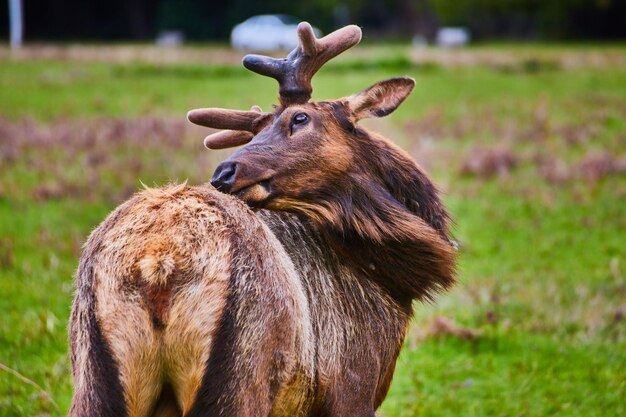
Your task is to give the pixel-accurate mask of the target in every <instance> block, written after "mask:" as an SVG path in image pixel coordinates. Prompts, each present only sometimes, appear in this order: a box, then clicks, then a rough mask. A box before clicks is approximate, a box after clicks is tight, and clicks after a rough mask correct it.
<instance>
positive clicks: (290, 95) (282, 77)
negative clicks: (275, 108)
mask: <svg viewBox="0 0 626 417" xmlns="http://www.w3.org/2000/svg"><path fill="white" fill-rule="evenodd" d="M298 37H299V39H300V45H299V46H298V47H297V48H296V49H294V50H293V51H292V52H291V53H290V54H289V55H288V56H287V58H283V59H276V58H270V57H267V56H261V55H246V56H245V57H244V58H243V65H244V67H246V68H248V69H249V70H251V71H254V72H256V73H258V74H261V75H265V76H267V77H272V78H275V79H276V80H277V81H278V84H279V85H280V89H279V94H280V103H281V104H282V105H283V106H284V107H286V106H289V105H291V104H303V103H306V102H307V101H309V99H310V98H311V93H312V92H313V87H312V86H311V78H312V77H313V75H314V74H315V73H316V72H317V71H318V70H319V69H320V68H321V66H322V65H324V64H325V63H326V62H328V60H330V59H332V58H334V57H336V56H337V55H339V54H340V53H342V52H343V51H345V50H346V49H348V48H351V47H352V46H354V45H356V44H357V43H359V42H360V40H361V29H360V28H359V27H358V26H355V25H350V26H346V27H343V28H341V29H338V30H336V31H334V32H333V33H331V34H329V35H327V36H324V37H323V38H321V39H317V38H316V37H315V34H314V33H313V28H312V27H311V25H310V24H308V23H307V22H302V23H300V24H299V25H298Z"/></svg>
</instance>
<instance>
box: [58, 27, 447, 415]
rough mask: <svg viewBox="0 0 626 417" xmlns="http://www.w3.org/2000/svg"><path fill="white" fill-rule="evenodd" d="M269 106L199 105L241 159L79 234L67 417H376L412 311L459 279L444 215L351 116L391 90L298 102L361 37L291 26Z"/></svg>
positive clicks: (271, 63)
mask: <svg viewBox="0 0 626 417" xmlns="http://www.w3.org/2000/svg"><path fill="white" fill-rule="evenodd" d="M298 35H299V38H300V46H298V47H297V48H296V49H295V50H294V51H293V52H291V53H290V54H289V56H288V57H287V58H286V59H273V58H268V57H262V56H256V55H248V56H246V57H245V58H244V66H246V67H247V68H248V69H251V70H252V71H255V72H257V73H260V74H262V75H266V76H271V77H273V78H276V79H277V80H278V82H279V86H280V88H279V100H280V105H278V106H277V107H276V108H275V110H274V111H273V112H262V111H261V110H260V109H259V108H256V107H254V108H253V109H252V110H250V111H237V110H227V109H218V108H210V109H197V110H193V111H191V112H190V113H189V114H188V118H189V120H190V121H191V122H193V123H197V124H200V125H203V126H207V127H212V128H217V129H225V130H223V131H219V132H218V133H214V134H212V135H210V136H208V137H207V138H206V139H205V145H206V146H207V147H208V148H213V149H214V148H228V147H233V146H239V145H246V146H244V147H241V148H239V149H238V150H237V151H236V152H235V153H234V154H232V156H230V157H229V158H228V159H226V160H225V161H224V162H222V163H221V164H219V165H218V167H217V168H216V170H215V173H214V175H213V178H212V180H211V185H209V184H206V185H200V186H187V185H186V184H178V185H169V186H165V187H162V188H154V189H146V190H144V191H141V192H139V193H137V194H136V195H135V196H133V197H132V198H131V199H130V200H128V201H126V202H125V203H123V204H122V205H120V206H119V207H118V208H117V209H116V210H114V211H113V212H112V213H111V214H110V215H109V216H108V217H107V218H106V220H104V222H103V223H102V224H101V225H100V226H99V227H98V228H96V229H95V230H94V231H93V233H92V234H91V236H90V237H89V239H88V241H87V243H86V245H85V247H84V250H83V254H82V256H81V260H80V264H79V268H78V271H77V274H76V294H75V298H74V303H73V307H72V314H71V319H70V326H69V332H70V345H71V362H72V373H73V378H74V385H75V389H74V397H73V400H72V405H71V409H70V415H71V416H93V417H99V416H128V417H144V416H185V417H195V416H243V417H248V416H272V417H286V416H317V417H322V416H328V417H352V416H354V417H357V416H358V417H372V416H374V413H375V410H376V409H377V408H378V407H379V406H380V404H381V403H382V401H383V399H384V398H385V396H386V394H387V390H388V388H389V386H390V383H391V379H392V376H393V372H394V367H395V362H396V359H397V356H398V354H399V352H400V348H401V346H402V343H403V339H404V337H405V334H406V331H407V326H408V323H409V320H410V318H411V315H412V302H413V301H414V300H420V301H427V300H431V299H432V298H433V297H434V296H435V294H437V293H438V292H440V291H442V290H445V289H447V288H449V287H450V286H451V285H453V283H454V280H455V278H454V268H455V266H454V265H455V250H454V247H453V244H452V243H451V242H452V241H451V240H450V239H449V231H448V223H449V217H448V214H447V213H446V210H445V208H444V206H443V205H442V203H441V200H440V198H439V196H438V193H437V190H436V188H435V186H434V185H433V183H432V182H431V180H430V179H429V178H428V177H427V176H426V174H425V173H424V172H423V171H422V170H421V169H420V168H419V167H418V165H417V164H416V163H415V162H414V161H413V160H412V159H411V158H410V156H409V155H408V154H407V153H405V152H404V151H403V150H401V149H400V148H399V147H397V146H396V145H394V144H393V143H391V142H390V141H388V140H387V139H385V138H383V137H381V136H379V135H377V134H374V133H369V132H367V131H366V130H364V129H363V128H361V127H359V126H358V124H357V122H358V121H359V120H360V119H363V118H367V117H382V116H386V115H387V114H389V113H391V112H393V111H394V110H395V109H396V108H397V107H398V106H399V105H400V103H401V102H402V101H403V100H404V99H405V98H406V97H407V96H408V94H409V93H410V92H411V90H412V89H413V86H414V81H413V80H412V79H410V78H393V79H389V80H385V81H382V82H379V83H378V84H375V85H374V86H372V87H370V88H368V89H366V90H364V91H362V92H360V93H357V94H354V95H352V96H349V97H346V98H342V99H339V100H335V101H320V102H310V101H309V100H310V97H311V92H312V87H311V78H312V76H313V74H314V73H315V72H316V71H317V70H318V69H319V68H320V67H321V66H322V65H323V64H324V63H325V62H326V61H328V60H329V59H331V58H332V57H334V56H336V55H338V54H339V53H341V52H343V51H344V50H346V49H348V48H349V47H351V46H353V45H355V44H356V43H358V42H359V41H360V38H361V31H360V29H359V28H358V27H356V26H347V27H344V28H342V29H339V30H337V31H335V32H333V33H331V34H329V35H327V36H326V37H324V38H321V39H317V38H316V37H315V35H314V34H313V32H312V29H311V27H310V25H308V24H307V23H305V22H303V23H301V24H300V25H299V26H298Z"/></svg>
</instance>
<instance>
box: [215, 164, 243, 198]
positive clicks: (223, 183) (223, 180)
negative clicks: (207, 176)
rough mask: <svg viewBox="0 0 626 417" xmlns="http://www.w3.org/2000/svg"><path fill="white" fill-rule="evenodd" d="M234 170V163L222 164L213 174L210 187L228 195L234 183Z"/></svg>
mask: <svg viewBox="0 0 626 417" xmlns="http://www.w3.org/2000/svg"><path fill="white" fill-rule="evenodd" d="M236 170H237V164H236V163H235V162H222V163H221V164H219V165H218V166H217V168H216V169H215V172H214V173H213V178H211V185H213V187H215V188H217V189H218V190H220V191H222V192H225V193H230V192H231V190H232V189H233V184H234V183H235V171H236Z"/></svg>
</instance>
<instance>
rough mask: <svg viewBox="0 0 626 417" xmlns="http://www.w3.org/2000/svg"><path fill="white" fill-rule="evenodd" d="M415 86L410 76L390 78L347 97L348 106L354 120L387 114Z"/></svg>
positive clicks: (396, 106)
mask: <svg viewBox="0 0 626 417" xmlns="http://www.w3.org/2000/svg"><path fill="white" fill-rule="evenodd" d="M413 87H415V80H414V79H413V78H410V77H399V78H390V79H388V80H385V81H381V82H379V83H377V84H374V85H373V86H371V87H370V88H368V89H367V90H363V91H361V92H360V93H356V94H353V95H351V96H350V97H348V107H349V109H350V112H351V116H352V118H353V121H354V122H357V121H359V120H360V119H364V118H366V117H383V116H387V115H388V114H390V113H391V112H393V111H394V110H395V109H397V108H398V106H399V105H400V104H401V103H402V102H403V101H404V99H405V98H407V97H408V95H409V94H410V93H411V91H412V90H413Z"/></svg>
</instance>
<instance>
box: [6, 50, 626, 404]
mask: <svg viewBox="0 0 626 417" xmlns="http://www.w3.org/2000/svg"><path fill="white" fill-rule="evenodd" d="M376 48H377V47H372V48H363V52H362V55H360V56H357V57H354V56H353V57H351V58H350V59H345V60H341V61H340V62H338V63H336V64H334V65H330V66H329V67H328V68H325V69H323V70H322V71H321V72H320V74H319V75H318V76H317V77H316V79H315V94H314V95H315V98H317V99H326V98H336V97H340V96H346V95H349V94H352V93H353V92H355V91H358V90H360V89H363V88H366V87H367V86H369V85H371V84H373V83H374V82H376V81H378V80H380V79H383V78H387V77H391V76H398V75H404V74H407V75H410V76H412V77H414V78H416V80H417V87H416V89H415V92H414V93H413V95H412V96H411V97H410V98H409V99H408V100H407V102H406V103H405V104H404V105H403V106H402V107H401V108H400V109H399V110H398V112H397V113H395V114H394V115H393V116H391V117H390V118H388V119H384V120H381V121H374V122H370V123H369V125H370V126H372V128H374V129H377V130H380V131H382V132H383V133H385V134H387V135H388V136H389V137H391V138H392V139H394V140H395V141H396V142H398V143H399V144H401V145H402V146H403V147H405V148H406V149H407V150H408V151H409V152H411V153H412V154H413V155H414V156H415V157H416V159H417V160H418V161H419V162H420V163H421V164H422V165H423V166H424V167H425V168H426V169H427V170H428V171H429V172H430V173H431V175H432V176H433V177H434V179H435V181H436V182H437V183H438V184H440V187H441V188H442V189H443V191H444V193H445V199H446V203H447V205H448V207H449V208H450V211H451V212H452V214H453V217H454V218H455V220H456V227H455V234H456V236H457V238H458V239H459V241H460V244H461V257H460V264H459V280H460V282H459V285H458V286H457V287H456V288H455V289H454V290H453V291H452V292H451V293H450V294H447V295H445V296H444V297H442V298H441V299H440V300H439V301H438V302H437V304H436V305H420V306H417V318H416V320H415V323H414V326H413V328H412V330H411V332H410V334H409V337H408V341H407V344H406V347H405V349H404V350H403V353H402V355H401V357H400V359H399V362H398V366H397V372H396V376H395V380H394V384H393V386H392V390H391V392H390V394H389V397H388V399H387V401H386V402H385V404H384V405H383V409H382V411H381V415H384V416H452V415H463V416H511V415H515V416H621V415H625V414H626V401H625V400H624V398H626V319H625V315H626V301H625V300H626V278H625V277H624V276H625V274H626V268H624V263H625V262H626V249H625V248H624V243H625V240H624V236H626V204H625V203H624V201H625V200H626V177H625V173H626V123H625V122H624V120H626V69H625V68H624V67H623V66H619V65H617V66H615V65H610V63H611V62H613V61H611V59H607V60H605V61H604V62H607V63H608V64H607V65H605V66H602V65H593V66H588V65H582V66H567V65H564V64H562V61H561V58H560V56H559V55H558V54H560V53H561V52H562V50H561V49H558V48H557V50H556V52H555V55H554V56H553V55H550V48H540V49H539V50H534V49H532V48H529V47H524V46H519V47H518V46H511V45H505V46H500V45H499V46H496V47H493V48H491V49H490V48H489V47H482V46H481V47H479V48H476V49H477V50H478V51H477V53H480V54H487V55H489V54H490V53H494V54H500V53H501V52H502V49H506V52H507V53H509V54H510V55H511V56H513V57H514V58H515V57H516V54H520V55H523V59H518V60H515V59H513V60H512V61H507V62H506V65H501V64H497V65H495V64H493V63H492V62H491V61H489V60H487V61H486V62H487V63H485V61H484V60H483V58H481V60H476V61H471V60H470V61H469V63H466V64H464V65H460V66H459V65H456V64H454V65H447V64H446V61H445V60H435V61H419V60H415V59H413V58H410V57H407V55H404V54H400V53H398V52H397V49H393V51H392V53H389V52H388V51H387V52H381V51H380V50H377V49H376ZM394 48H395V47H394ZM609 49H610V50H609V51H608V52H607V53H608V54H609V55H610V56H611V57H613V58H614V56H615V54H619V52H620V50H619V48H615V47H612V48H609ZM566 52H567V53H574V52H575V53H578V54H580V56H583V57H586V56H587V55H585V54H600V56H603V55H602V51H597V50H595V49H592V48H590V47H583V48H580V50H577V49H575V48H572V47H569V48H568V49H567V51H566ZM468 53H470V54H471V53H472V51H469V52H468ZM534 55H536V56H537V58H536V59H535V58H533V56H534ZM529 56H530V58H529ZM613 58H612V59H613ZM585 59H586V58H585ZM511 62H512V64H511ZM585 62H586V61H585ZM276 91H277V90H276V85H275V82H274V81H271V80H268V79H263V78H261V77H259V76H255V75H252V74H248V73H247V72H245V71H244V70H242V69H240V68H239V67H236V66H232V65H229V64H223V63H217V64H215V65H199V64H194V63H174V64H172V63H170V64H154V63H152V64H151V63H146V62H143V63H119V62H111V63H106V62H89V61H77V60H70V61H58V60H40V59H34V60H24V61H20V60H14V59H9V58H5V59H4V60H2V61H1V62H0V294H2V297H0V314H2V320H0V363H2V364H4V365H6V366H8V367H10V368H12V369H14V370H16V371H18V372H19V373H21V374H22V375H24V376H26V377H28V378H30V379H31V380H33V381H35V382H36V383H37V384H38V385H39V386H41V387H42V388H43V389H44V390H46V391H47V392H49V393H50V395H51V396H52V398H54V401H55V402H56V404H58V409H57V408H56V406H55V405H54V404H53V403H52V402H51V401H50V400H49V399H48V398H47V397H46V396H45V395H42V394H41V392H38V389H36V388H34V387H33V386H31V385H28V384H25V383H24V382H23V381H21V380H20V379H18V378H16V377H15V376H14V375H12V374H10V373H7V372H5V371H2V370H0V416H35V415H46V414H50V415H63V414H65V413H66V411H67V408H68V406H69V401H70V396H71V382H70V375H69V363H68V356H67V350H68V347H67V336H66V323H67V319H68V315H69V308H70V303H71V298H72V274H73V271H74V269H75V267H76V263H77V257H78V256H79V253H80V245H81V244H82V242H83V241H84V239H85V237H86V236H87V234H88V233H89V231H90V230H91V229H92V228H93V227H95V226H96V225H97V224H98V223H99V222H100V221H101V220H102V219H103V218H104V216H105V215H106V214H107V212H108V211H109V210H111V209H112V208H113V207H114V206H115V205H116V204H117V203H119V202H120V201H121V200H123V199H124V198H125V197H127V196H128V195H129V194H130V193H131V192H132V191H133V190H135V189H137V188H139V186H140V183H139V181H143V182H144V183H146V184H149V185H152V184H154V183H157V184H162V183H165V182H167V181H169V180H180V181H182V180H184V179H187V178H188V179H189V181H190V182H191V183H200V182H202V181H206V180H207V179H208V178H209V176H210V173H211V172H212V169H213V167H214V166H215V164H216V163H217V162H218V161H219V160H220V159H221V158H222V157H223V156H224V155H225V154H226V153H214V154H212V153H210V152H208V151H205V150H203V148H202V147H201V139H202V135H203V131H202V130H199V129H193V128H191V127H189V126H188V125H187V124H186V123H185V122H184V121H183V120H184V115H185V113H186V112H187V111H188V110H189V109H191V108H194V107H202V106H221V107H232V108H248V107H249V106H250V105H252V104H260V105H261V106H262V107H263V108H264V109H268V108H269V106H270V105H271V104H272V103H273V102H275V100H274V98H275V97H276V94H277V93H276ZM436 316H444V317H448V318H450V319H453V320H454V321H455V322H456V323H457V324H459V325H460V326H464V327H465V328H467V329H471V330H472V331H474V332H476V334H477V335H478V337H477V338H476V339H472V340H465V339H464V338H462V337H456V336H454V335H449V334H446V332H441V333H436V332H435V333H433V332H431V333H428V336H427V337H422V336H420V335H421V334H423V333H424V329H429V328H430V327H431V325H432V320H433V318H434V317H436Z"/></svg>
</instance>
